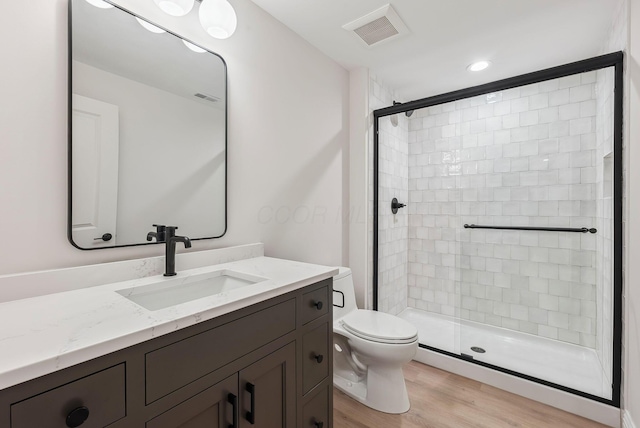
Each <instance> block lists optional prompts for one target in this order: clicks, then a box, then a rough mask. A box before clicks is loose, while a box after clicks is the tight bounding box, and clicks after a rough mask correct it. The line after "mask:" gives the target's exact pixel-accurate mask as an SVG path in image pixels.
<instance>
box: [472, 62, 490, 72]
mask: <svg viewBox="0 0 640 428" xmlns="http://www.w3.org/2000/svg"><path fill="white" fill-rule="evenodd" d="M490 65H491V63H490V62H489V61H478V62H474V63H473V64H471V65H469V66H468V67H467V70H469V71H482V70H484V69H485V68H487V67H489V66H490Z"/></svg>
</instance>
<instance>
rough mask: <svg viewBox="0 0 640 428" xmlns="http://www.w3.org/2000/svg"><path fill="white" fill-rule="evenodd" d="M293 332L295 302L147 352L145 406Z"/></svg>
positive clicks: (289, 301)
mask: <svg viewBox="0 0 640 428" xmlns="http://www.w3.org/2000/svg"><path fill="white" fill-rule="evenodd" d="M295 328H296V317H295V299H291V300H287V301H286V302H282V303H280V304H278V305H275V306H272V307H270V308H266V309H263V310H261V311H259V312H255V313H253V314H251V315H247V316H246V317H243V318H240V319H237V320H235V321H231V322H229V323H227V324H224V325H221V326H219V327H216V328H213V329H211V330H208V331H205V332H203V333H200V334H197V335H195V336H191V337H189V338H187V339H184V340H181V341H180V342H176V343H173V344H171V345H168V346H165V347H164V348H160V349H158V350H156V351H153V352H149V353H148V354H147V355H146V356H145V370H146V395H147V396H146V402H147V404H149V403H151V402H153V401H155V400H157V399H159V398H161V397H164V396H165V395H167V394H169V393H171V392H173V391H175V390H177V389H179V388H182V387H183V386H185V385H187V384H189V383H190V382H193V381H194V380H196V379H199V378H201V377H202V376H205V375H207V374H208V373H211V372H213V371H215V370H217V369H219V368H221V367H222V366H224V365H225V364H228V363H230V362H231V361H233V360H235V359H237V358H240V357H242V356H243V355H246V354H248V353H249V352H251V351H254V350H256V349H258V348H260V347H261V346H263V345H266V344H267V343H269V342H271V341H273V340H275V339H277V338H279V337H281V336H284V335H285V334H287V333H289V332H290V331H293V330H295Z"/></svg>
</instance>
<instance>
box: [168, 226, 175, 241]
mask: <svg viewBox="0 0 640 428" xmlns="http://www.w3.org/2000/svg"><path fill="white" fill-rule="evenodd" d="M177 229H178V226H165V230H166V237H167V240H168V239H169V238H173V237H174V236H176V230H177Z"/></svg>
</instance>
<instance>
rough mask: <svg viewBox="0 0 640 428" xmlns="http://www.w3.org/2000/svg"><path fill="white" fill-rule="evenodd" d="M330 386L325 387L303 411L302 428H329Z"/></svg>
mask: <svg viewBox="0 0 640 428" xmlns="http://www.w3.org/2000/svg"><path fill="white" fill-rule="evenodd" d="M330 393H331V389H330V388H329V385H327V386H323V387H322V388H321V390H320V391H318V394H317V395H316V396H315V397H313V398H312V399H311V400H310V401H309V402H308V403H307V404H305V405H304V408H303V409H302V426H301V427H300V428H329V427H330V425H329V394H330Z"/></svg>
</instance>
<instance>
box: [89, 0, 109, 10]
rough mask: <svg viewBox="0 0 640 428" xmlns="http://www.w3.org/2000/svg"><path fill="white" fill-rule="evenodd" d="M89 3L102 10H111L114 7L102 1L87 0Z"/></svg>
mask: <svg viewBox="0 0 640 428" xmlns="http://www.w3.org/2000/svg"><path fill="white" fill-rule="evenodd" d="M87 3H89V4H90V5H93V6H95V7H99V8H100V9H111V8H112V7H113V5H112V4H109V3H107V2H106V1H102V0H87Z"/></svg>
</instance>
